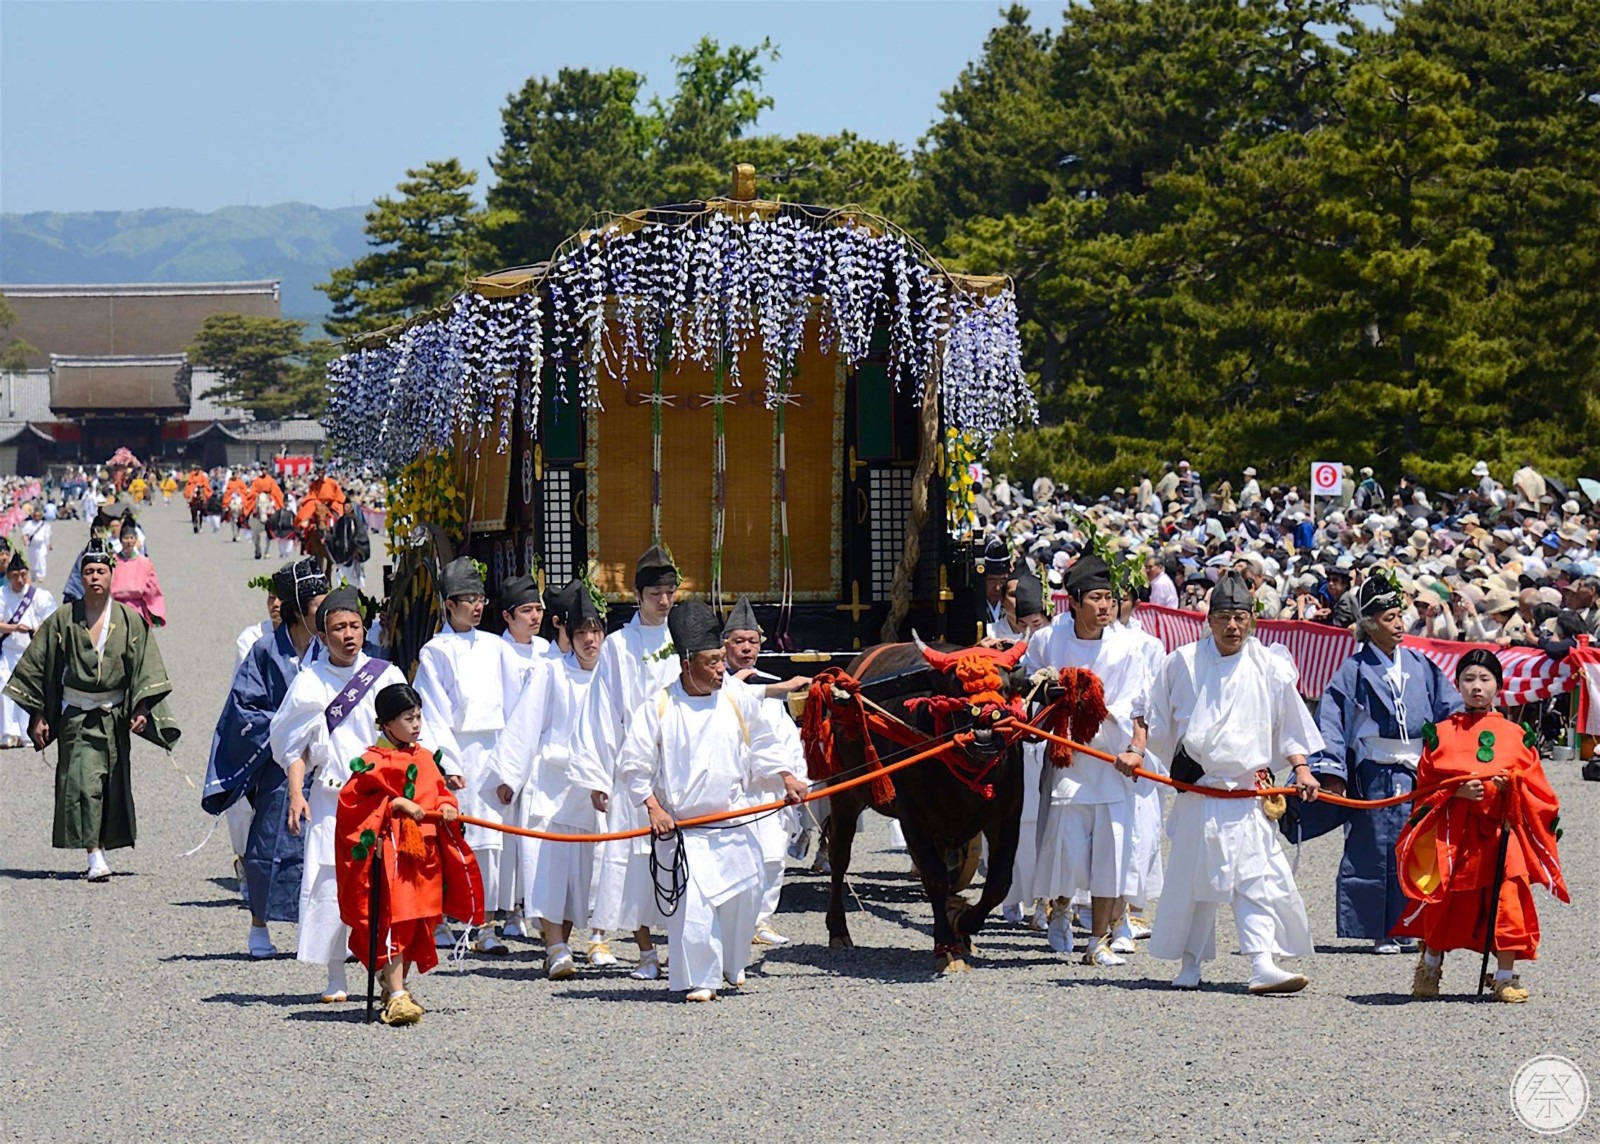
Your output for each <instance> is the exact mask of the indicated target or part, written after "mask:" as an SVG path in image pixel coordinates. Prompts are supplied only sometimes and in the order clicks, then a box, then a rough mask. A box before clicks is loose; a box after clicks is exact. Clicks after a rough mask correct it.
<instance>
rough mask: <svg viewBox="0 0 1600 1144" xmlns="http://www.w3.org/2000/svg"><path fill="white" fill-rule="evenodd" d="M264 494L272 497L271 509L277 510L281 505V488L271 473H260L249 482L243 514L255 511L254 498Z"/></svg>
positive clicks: (250, 514) (251, 513) (246, 514)
mask: <svg viewBox="0 0 1600 1144" xmlns="http://www.w3.org/2000/svg"><path fill="white" fill-rule="evenodd" d="M263 494H265V495H266V496H269V497H271V498H272V511H273V512H277V511H278V510H279V509H280V508H282V507H283V489H282V488H281V487H280V486H279V484H278V482H277V481H276V480H275V479H274V478H273V476H272V474H271V473H262V474H261V475H260V476H258V477H256V479H255V480H253V481H251V482H250V488H249V489H247V490H246V492H245V497H244V514H245V516H247V517H251V516H254V515H255V513H256V498H257V497H259V496H262V495H263Z"/></svg>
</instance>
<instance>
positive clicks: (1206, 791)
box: [996, 719, 1510, 810]
mask: <svg viewBox="0 0 1600 1144" xmlns="http://www.w3.org/2000/svg"><path fill="white" fill-rule="evenodd" d="M1007 725H1010V726H1019V727H1021V728H1023V729H1024V731H1023V733H1024V734H1031V735H1033V736H1035V737H1037V738H1041V739H1049V740H1050V741H1052V742H1056V743H1060V744H1062V745H1063V746H1066V747H1071V748H1072V749H1073V750H1074V751H1082V752H1083V753H1084V754H1086V755H1089V756H1091V757H1092V758H1096V759H1104V760H1105V761H1106V762H1108V763H1114V762H1116V756H1115V755H1108V754H1106V753H1105V752H1104V751H1097V750H1095V749H1094V748H1093V747H1085V746H1084V745H1083V744H1082V743H1074V742H1073V741H1072V740H1071V739H1067V738H1064V737H1063V736H1061V735H1057V734H1054V733H1053V732H1050V731H1046V730H1045V729H1044V728H1042V727H1035V726H1034V725H1033V724H1032V723H1029V722H1022V723H1018V721H1017V720H1015V719H1002V720H1001V721H1000V723H998V724H996V726H1007ZM1133 773H1134V775H1135V777H1137V778H1141V779H1149V780H1150V781H1152V782H1158V783H1161V784H1163V785H1165V786H1169V787H1174V788H1176V789H1177V790H1181V791H1188V792H1190V793H1191V794H1203V795H1205V796H1207V797H1208V798H1270V797H1271V796H1272V795H1275V794H1281V795H1286V796H1287V795H1293V796H1295V797H1296V798H1298V797H1299V796H1300V791H1299V789H1298V788H1296V787H1240V788H1239V789H1237V790H1224V789H1222V788H1221V787H1203V786H1196V785H1195V784H1194V783H1186V782H1180V781H1178V780H1177V779H1175V778H1172V777H1170V776H1169V775H1158V774H1156V773H1155V772H1154V771H1147V770H1145V769H1144V768H1143V767H1135V768H1134V769H1133ZM1506 774H1510V771H1509V770H1504V771H1498V772H1496V773H1495V774H1488V775H1457V776H1456V777H1455V778H1450V779H1445V780H1444V781H1443V782H1438V783H1434V784H1433V785H1432V786H1426V787H1418V788H1417V789H1416V790H1413V791H1408V792H1407V793H1405V794H1396V795H1390V796H1389V797H1388V798H1346V797H1345V796H1344V795H1342V794H1327V793H1322V792H1319V793H1318V794H1317V798H1316V801H1318V802H1327V803H1332V804H1333V805H1334V806H1348V807H1353V808H1354V809H1356V810H1376V809H1378V808H1379V807H1385V806H1399V805H1400V804H1401V803H1403V802H1411V801H1412V800H1413V799H1418V798H1423V797H1425V796H1427V795H1430V794H1432V793H1433V792H1434V791H1438V790H1445V789H1447V788H1449V787H1453V786H1459V785H1460V784H1462V783H1465V782H1469V781H1471V780H1472V779H1475V778H1477V779H1490V778H1496V777H1498V776H1499V775H1506Z"/></svg>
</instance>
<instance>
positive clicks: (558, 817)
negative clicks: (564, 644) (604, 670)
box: [495, 655, 600, 925]
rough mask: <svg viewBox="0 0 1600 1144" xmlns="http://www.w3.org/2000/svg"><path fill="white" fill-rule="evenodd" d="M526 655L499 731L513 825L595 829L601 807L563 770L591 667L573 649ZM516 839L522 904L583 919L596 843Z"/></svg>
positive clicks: (551, 917) (554, 918) (499, 764)
mask: <svg viewBox="0 0 1600 1144" xmlns="http://www.w3.org/2000/svg"><path fill="white" fill-rule="evenodd" d="M532 662H533V669H532V670H531V671H530V674H529V677H528V685H527V686H526V687H525V688H524V689H523V692H522V696H521V698H519V699H518V700H517V703H516V706H515V707H513V708H512V709H511V713H510V715H509V716H507V719H506V727H505V730H504V731H502V732H501V735H500V750H499V754H498V758H497V759H496V762H495V770H496V781H497V782H500V783H504V784H505V785H506V786H508V787H510V788H511V789H512V791H513V792H515V797H516V801H515V805H516V808H517V815H516V817H517V825H519V826H523V827H525V828H528V829H531V830H543V831H547V832H549V833H552V834H593V833H594V832H595V830H596V829H597V827H598V826H599V824H600V815H599V812H598V811H596V810H595V809H594V806H593V804H592V803H591V802H590V800H589V791H588V789H587V788H584V787H580V786H576V785H574V784H573V782H572V780H571V779H570V778H569V777H568V764H569V762H570V761H571V757H572V756H571V743H572V741H573V738H574V737H575V736H576V734H577V724H578V720H579V719H580V718H581V717H582V715H583V713H584V709H585V706H586V704H587V702H588V693H589V684H590V683H591V681H592V680H593V678H594V673H593V672H590V671H585V670H583V668H582V667H581V666H579V664H578V661H577V658H576V657H575V656H572V655H565V656H562V657H561V658H559V659H550V658H548V657H543V656H541V657H540V658H539V659H538V660H536V661H532ZM518 842H519V843H520V845H519V846H518V848H517V855H518V864H517V869H518V871H519V873H518V881H519V882H520V885H521V887H522V899H521V900H522V901H523V904H524V912H525V913H526V914H527V915H528V916H529V917H533V918H539V919H541V920H543V921H548V922H555V923H557V924H560V923H562V922H572V923H573V924H574V925H583V924H584V922H585V921H586V920H587V919H588V917H589V892H590V882H591V880H592V878H593V871H594V844H593V843H592V842H553V841H548V840H545V839H539V838H520V839H518Z"/></svg>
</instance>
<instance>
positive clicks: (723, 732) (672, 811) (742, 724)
mask: <svg viewBox="0 0 1600 1144" xmlns="http://www.w3.org/2000/svg"><path fill="white" fill-rule="evenodd" d="M668 622H669V623H670V624H671V626H672V641H673V646H675V647H677V648H680V649H682V650H681V662H682V669H681V672H680V675H679V678H678V679H677V680H675V681H673V682H672V683H671V684H669V685H668V686H667V687H665V688H663V689H661V690H660V691H658V692H656V693H655V694H654V695H651V696H648V697H646V699H645V700H644V702H643V703H641V704H640V705H639V709H638V710H637V711H636V712H635V714H634V717H633V719H632V721H631V722H630V724H629V727H628V734H627V738H626V739H625V740H624V742H623V745H622V750H621V753H620V755H619V757H618V759H617V775H618V783H617V797H618V799H619V800H626V801H628V802H629V803H631V804H633V805H635V806H639V807H641V808H642V809H643V810H644V811H645V812H646V814H647V816H648V821H649V823H650V828H651V830H652V831H653V832H654V834H655V838H656V843H655V844H656V845H657V847H658V848H659V849H658V853H660V855H661V862H662V863H663V864H665V865H670V864H671V863H672V862H673V844H672V842H671V841H670V839H671V838H672V837H673V835H674V833H675V832H676V830H677V825H676V824H677V821H678V820H679V819H684V818H694V817H698V816H701V815H708V814H716V813H719V812H722V811H728V810H732V809H734V808H735V807H739V806H748V805H750V794H749V792H750V789H751V787H752V785H754V784H766V783H773V782H776V783H781V784H782V786H783V789H784V791H785V797H786V798H787V799H788V800H789V801H791V802H799V801H800V800H801V799H802V798H804V796H805V792H806V787H805V784H804V783H803V782H802V781H801V780H800V779H798V778H797V777H796V776H795V775H794V774H793V773H791V772H790V771H788V770H787V769H786V768H787V767H789V766H790V765H791V759H790V756H789V753H788V752H787V751H786V750H785V749H784V748H783V747H782V746H781V744H780V742H779V740H778V738H777V736H776V735H775V734H774V733H773V729H772V725H771V724H770V722H769V721H768V720H767V719H765V718H764V717H763V716H762V714H761V699H760V695H759V693H758V692H756V691H755V690H754V689H752V688H750V687H746V686H735V687H728V686H724V683H725V678H726V676H725V671H724V664H723V650H722V632H721V627H722V625H721V624H720V623H719V622H718V621H717V617H716V614H715V613H714V612H712V610H711V609H710V607H708V606H707V605H705V604H703V603H701V602H699V601H698V600H691V601H688V602H686V603H683V604H680V605H678V606H677V607H676V608H674V609H673V611H672V615H671V616H670V617H669V620H668ZM680 837H681V840H682V847H683V849H682V857H681V861H682V862H683V865H684V867H685V869H684V884H683V894H682V897H681V898H680V899H679V900H678V901H677V902H676V905H675V908H674V909H673V910H672V913H671V915H670V916H669V917H668V919H667V934H668V940H669V942H670V944H671V947H672V965H671V968H670V970H669V972H668V985H669V986H670V987H671V988H672V989H674V990H684V991H686V994H685V999H686V1000H689V1001H712V1000H715V999H716V996H717V992H718V990H720V989H724V988H728V989H737V988H739V987H740V986H742V985H743V984H744V979H745V978H744V971H745V967H746V966H747V965H748V964H749V962H750V943H751V940H752V938H753V937H754V936H755V923H756V911H757V910H758V909H759V904H760V897H761V885H762V877H761V865H762V858H761V843H760V841H759V840H758V839H757V838H756V832H755V827H754V826H753V825H750V824H748V823H746V824H740V825H729V826H726V827H722V828H719V829H715V830H709V829H707V830H697V829H690V830H686V831H684V832H682V834H681V836H680Z"/></svg>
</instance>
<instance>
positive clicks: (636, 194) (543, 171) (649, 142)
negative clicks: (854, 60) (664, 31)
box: [485, 36, 777, 266]
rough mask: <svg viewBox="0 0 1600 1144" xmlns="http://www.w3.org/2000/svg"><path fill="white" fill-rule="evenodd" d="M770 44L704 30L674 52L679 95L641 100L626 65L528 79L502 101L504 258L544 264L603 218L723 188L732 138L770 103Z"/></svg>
mask: <svg viewBox="0 0 1600 1144" xmlns="http://www.w3.org/2000/svg"><path fill="white" fill-rule="evenodd" d="M764 59H765V60H774V59H777V49H775V48H774V47H773V46H772V45H771V43H770V42H768V41H766V40H763V41H762V42H761V43H760V44H759V45H757V46H756V47H753V48H745V47H740V46H739V45H737V44H734V45H730V46H729V47H727V48H723V47H721V46H720V45H719V44H718V43H717V41H716V40H713V39H712V38H711V37H709V36H704V37H701V39H700V40H699V42H698V43H696V44H695V46H694V48H693V49H691V50H690V51H689V52H688V53H687V54H685V55H682V56H676V57H674V59H673V63H674V64H675V65H676V67H677V74H676V81H677V83H676V87H675V89H674V91H673V94H672V95H671V97H670V98H668V99H666V100H662V99H660V98H659V97H658V98H655V99H652V100H651V101H650V102H649V103H648V104H647V105H645V104H642V102H641V99H640V97H641V94H642V91H643V88H644V84H645V77H644V76H643V75H640V74H639V73H638V72H634V71H629V70H628V69H626V68H611V69H608V70H606V71H590V70H589V69H587V68H562V69H561V70H560V71H559V72H557V73H556V77H555V78H554V79H550V78H549V77H543V78H539V79H530V80H528V82H527V83H525V84H523V86H522V90H520V91H518V92H515V93H514V94H513V95H512V96H511V98H510V99H509V100H508V101H507V102H506V105H505V107H504V108H502V109H501V112H500V119H501V131H502V139H501V144H500V150H499V151H498V152H497V153H496V154H495V157H494V158H493V159H492V160H491V162H490V166H491V167H492V168H493V169H494V173H495V177H496V180H497V181H496V183H495V185H494V186H492V187H490V188H489V192H488V196H487V197H488V204H489V217H488V219H487V220H486V226H485V236H486V238H487V239H488V241H489V244H490V246H491V247H492V249H493V251H494V256H495V258H497V259H498V262H499V264H500V265H503V266H516V265H525V264H528V263H531V262H538V261H542V260H543V259H546V258H548V257H550V255H551V253H552V252H554V250H555V248H556V247H557V246H559V245H560V244H561V243H562V242H563V241H565V240H566V239H567V238H568V237H569V236H570V235H572V234H575V233H576V232H577V231H579V230H581V229H583V228H584V227H586V226H588V225H589V223H590V222H591V221H592V220H593V219H594V217H595V215H596V214H599V213H603V212H607V211H613V212H626V211H631V210H636V209H638V208H639V207H642V206H654V205H657V204H659V203H665V202H682V201H686V200H689V199H696V198H708V197H710V196H712V195H717V194H725V193H726V192H727V190H728V180H729V176H730V173H731V170H732V165H733V163H734V162H736V161H739V159H740V156H741V155H742V152H738V151H736V149H735V144H736V143H737V141H738V140H740V139H741V138H742V137H743V135H744V134H745V132H746V131H748V130H749V128H750V127H752V126H753V125H754V124H755V122H756V119H757V117H758V116H759V115H760V114H761V112H762V111H763V110H765V109H766V108H768V107H771V106H772V100H771V98H770V97H766V96H762V95H760V94H759V93H760V89H761V80H762V77H763V76H764V75H765V67H764V65H763V63H762V60H764Z"/></svg>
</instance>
